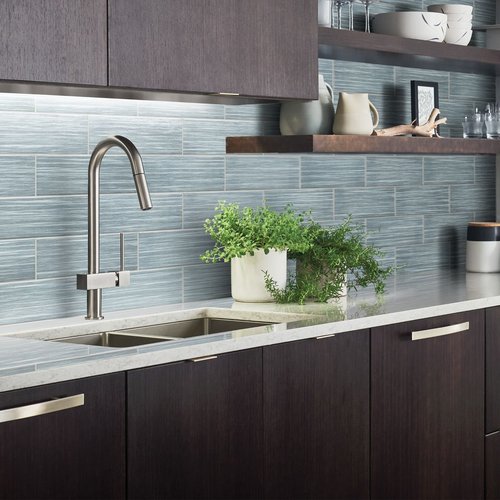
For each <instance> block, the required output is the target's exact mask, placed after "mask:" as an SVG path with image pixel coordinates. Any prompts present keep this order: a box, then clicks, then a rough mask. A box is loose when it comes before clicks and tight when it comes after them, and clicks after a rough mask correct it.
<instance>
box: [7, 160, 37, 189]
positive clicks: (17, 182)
mask: <svg viewBox="0 0 500 500" xmlns="http://www.w3.org/2000/svg"><path fill="white" fill-rule="evenodd" d="M0 171H1V172H2V182H0V196H2V197H4V196H5V197H10V196H34V195H35V157H34V156H0Z"/></svg>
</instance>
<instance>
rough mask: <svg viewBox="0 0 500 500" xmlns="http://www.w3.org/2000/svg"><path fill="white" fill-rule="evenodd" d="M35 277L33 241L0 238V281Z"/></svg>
mask: <svg viewBox="0 0 500 500" xmlns="http://www.w3.org/2000/svg"><path fill="white" fill-rule="evenodd" d="M34 278H35V241H34V240H0V282H6V281H22V280H30V279H34Z"/></svg>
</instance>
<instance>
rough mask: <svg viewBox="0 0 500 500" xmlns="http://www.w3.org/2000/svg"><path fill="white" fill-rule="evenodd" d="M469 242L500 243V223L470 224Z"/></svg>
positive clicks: (468, 228)
mask: <svg viewBox="0 0 500 500" xmlns="http://www.w3.org/2000/svg"><path fill="white" fill-rule="evenodd" d="M467 240H468V241H500V222H469V224H468V225H467Z"/></svg>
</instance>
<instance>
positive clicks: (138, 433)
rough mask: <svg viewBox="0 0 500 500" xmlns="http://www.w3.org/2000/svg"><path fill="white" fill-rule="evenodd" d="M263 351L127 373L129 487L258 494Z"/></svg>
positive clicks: (167, 493)
mask: <svg viewBox="0 0 500 500" xmlns="http://www.w3.org/2000/svg"><path fill="white" fill-rule="evenodd" d="M262 434H263V433H262V350H261V349H252V350H248V351H241V352H235V353H230V354H222V355H219V356H218V357H216V359H206V360H203V361H198V362H193V361H187V362H180V363H173V364H170V365H163V366H157V367H152V368H144V369H139V370H135V371H131V372H129V373H128V493H129V497H130V498H141V499H152V498H157V499H188V498H189V499H195V498H206V499H220V498H225V499H239V498H252V499H258V498H262V494H263V487H262V480H263V477H262V456H263V453H262Z"/></svg>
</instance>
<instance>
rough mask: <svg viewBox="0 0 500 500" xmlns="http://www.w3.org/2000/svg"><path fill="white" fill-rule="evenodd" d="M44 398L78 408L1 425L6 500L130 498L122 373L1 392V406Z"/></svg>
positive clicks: (0, 476) (0, 482)
mask: <svg viewBox="0 0 500 500" xmlns="http://www.w3.org/2000/svg"><path fill="white" fill-rule="evenodd" d="M82 394H83V398H84V401H83V405H79V404H80V403H81V402H82V401H81V398H78V399H77V398H73V399H62V398H71V397H72V396H80V395H82ZM75 399H77V401H75ZM57 400H59V401H57ZM43 402H48V403H49V408H50V405H53V404H54V403H58V404H60V405H61V406H62V407H64V406H73V405H75V404H78V406H73V407H72V408H67V409H63V408H60V409H59V410H58V411H54V412H53V413H47V414H41V415H38V416H32V417H30V418H24V419H22V420H12V421H3V422H1V423H0V443H1V445H0V470H1V473H0V498H2V499H9V500H12V499H21V498H25V499H33V498H36V499H50V500H54V499H68V498H75V499H76V498H82V499H83V498H86V499H90V498H93V499H94V498H99V499H110V498H113V499H118V498H125V376H124V374H113V375H105V376H101V377H92V378H88V379H82V380H76V381H71V382H62V383H58V384H51V385H47V386H40V387H35V388H31V389H22V390H17V391H12V392H6V393H1V394H0V410H7V409H13V408H19V407H25V406H27V405H33V404H37V403H43ZM11 413H12V412H10V413H9V418H12V415H11ZM5 416H6V415H5V412H4V413H3V414H2V415H1V418H2V420H3V419H4V418H5Z"/></svg>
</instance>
